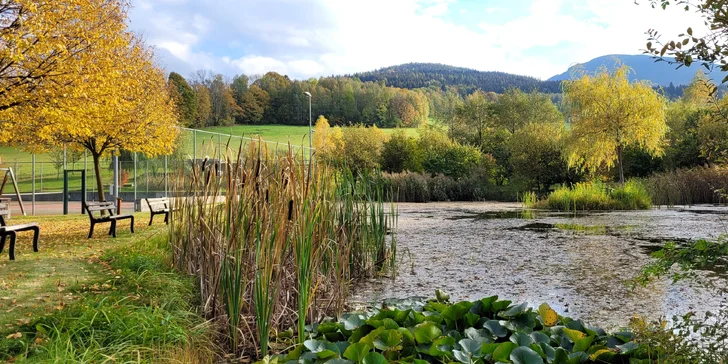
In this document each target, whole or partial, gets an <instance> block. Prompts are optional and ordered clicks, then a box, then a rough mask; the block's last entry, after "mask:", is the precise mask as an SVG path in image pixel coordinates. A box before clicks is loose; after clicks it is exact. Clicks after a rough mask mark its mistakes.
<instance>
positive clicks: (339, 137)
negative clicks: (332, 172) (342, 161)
mask: <svg viewBox="0 0 728 364" xmlns="http://www.w3.org/2000/svg"><path fill="white" fill-rule="evenodd" d="M314 130H315V132H314V133H313V147H314V148H316V155H317V156H319V157H320V158H322V159H324V160H326V161H333V160H335V159H336V157H337V156H339V155H340V153H341V151H342V149H343V148H344V136H343V133H342V131H341V128H340V127H338V126H335V127H333V128H331V127H330V125H329V121H328V120H326V118H325V117H324V116H323V115H321V116H319V117H318V120H316V126H315V127H314Z"/></svg>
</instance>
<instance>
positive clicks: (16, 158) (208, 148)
mask: <svg viewBox="0 0 728 364" xmlns="http://www.w3.org/2000/svg"><path fill="white" fill-rule="evenodd" d="M259 141H260V142H261V145H263V144H264V145H265V146H266V147H267V149H268V151H269V152H271V153H278V154H283V153H287V152H288V148H289V145H288V144H285V145H284V144H281V143H276V142H271V141H265V140H259V139H255V138H248V137H241V136H232V135H227V134H221V133H214V132H207V131H202V130H196V129H186V128H183V129H182V130H181V134H180V138H179V143H178V146H177V148H176V150H173V151H170V152H169V154H168V155H162V156H156V157H147V156H145V155H143V154H141V153H129V152H125V151H121V152H120V153H118V160H119V162H118V163H119V169H118V171H119V172H118V180H119V186H120V187H119V191H118V197H119V198H120V199H121V200H122V204H121V206H122V210H126V211H132V210H133V211H141V210H142V209H144V208H145V206H143V204H141V203H140V202H141V201H142V199H144V198H147V197H167V196H169V194H170V189H171V188H172V186H171V182H170V178H171V177H172V176H173V175H175V174H176V173H180V172H181V173H185V171H189V170H191V168H189V167H191V166H192V163H202V161H204V160H208V161H210V160H212V161H214V160H222V161H224V160H225V159H226V158H228V157H230V158H234V157H235V156H236V155H237V152H238V151H239V150H240V149H241V148H243V149H245V148H247V147H249V146H250V144H251V143H258V142H259ZM290 148H291V149H292V150H293V153H294V155H296V157H297V158H303V159H305V160H310V158H311V157H312V155H313V150H312V149H311V148H308V147H304V146H290ZM4 150H8V148H5V149H4ZM114 160H115V158H113V157H111V156H105V157H103V158H102V159H101V161H100V173H99V174H100V178H101V182H102V185H103V188H104V194H105V195H104V196H105V199H106V200H107V201H111V200H113V199H114V198H116V196H115V194H114V168H113V167H114V166H113V162H114ZM8 168H11V169H12V171H13V173H14V175H15V179H16V181H17V186H18V191H17V192H18V193H17V194H19V195H20V197H21V199H22V201H23V205H24V210H25V213H26V214H31V215H35V214H61V213H63V211H64V206H63V204H64V198H63V197H64V171H67V172H68V173H67V175H68V177H67V186H68V194H67V196H66V197H67V201H68V202H67V203H68V206H67V209H68V211H70V212H71V213H81V212H82V211H81V195H82V194H83V192H82V190H81V187H82V185H83V183H82V179H83V178H82V173H81V171H85V177H86V183H85V185H86V198H87V200H88V201H98V200H99V193H98V189H97V182H96V178H97V177H96V173H95V170H94V165H93V159H92V157H91V155H90V154H89V153H87V152H75V151H71V150H69V149H65V150H62V151H57V152H54V153H46V154H36V155H30V154H25V153H21V152H15V153H14V154H12V155H4V156H2V160H0V183H2V180H3V177H4V174H5V175H6V177H5V178H6V179H7V181H6V183H5V186H4V188H3V190H2V191H0V192H2V193H1V194H0V199H10V201H11V208H12V209H13V210H15V211H17V212H20V209H19V208H20V204H19V203H18V201H17V197H16V195H17V194H16V191H15V188H14V185H13V183H12V180H11V178H10V176H9V174H8V173H7V171H6V169H8ZM4 169H5V170H4Z"/></svg>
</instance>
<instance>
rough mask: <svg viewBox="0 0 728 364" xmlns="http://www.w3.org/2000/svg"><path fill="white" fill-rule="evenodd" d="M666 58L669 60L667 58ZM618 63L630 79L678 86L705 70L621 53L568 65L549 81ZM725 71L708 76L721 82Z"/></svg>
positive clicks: (561, 79) (591, 72) (696, 64)
mask: <svg viewBox="0 0 728 364" xmlns="http://www.w3.org/2000/svg"><path fill="white" fill-rule="evenodd" d="M667 60H671V59H670V58H667ZM619 65H625V66H628V67H629V68H631V69H632V72H630V73H629V78H630V80H648V81H650V82H652V83H653V84H655V85H661V86H665V87H667V86H670V85H671V84H672V85H675V86H680V85H688V84H690V81H692V79H693V77H694V76H695V73H696V72H698V70H703V71H705V68H703V67H701V65H700V64H699V63H697V62H696V63H695V64H693V66H691V67H680V68H677V65H674V64H670V63H668V62H655V59H654V58H652V57H650V56H646V55H621V54H612V55H607V56H602V57H598V58H594V59H592V60H591V61H589V62H586V63H582V64H577V65H575V66H572V67H570V68H569V69H568V70H567V71H566V72H564V73H562V74H560V75H556V76H554V77H551V78H550V79H549V80H550V81H563V80H569V79H573V78H574V77H578V76H580V75H581V74H582V73H586V74H593V73H594V72H596V71H597V70H598V69H599V68H600V67H606V68H607V69H608V70H610V71H611V70H613V69H614V68H616V67H618V66H619ZM725 76H726V73H724V72H720V71H714V72H711V73H710V74H708V77H709V78H711V79H713V81H714V82H716V83H721V81H722V80H723V77H725Z"/></svg>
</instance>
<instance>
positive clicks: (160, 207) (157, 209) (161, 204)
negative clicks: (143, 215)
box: [145, 197, 172, 226]
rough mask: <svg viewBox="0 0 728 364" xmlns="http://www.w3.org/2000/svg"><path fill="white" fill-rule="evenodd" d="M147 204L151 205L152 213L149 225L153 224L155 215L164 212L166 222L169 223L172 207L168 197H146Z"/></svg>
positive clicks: (150, 210)
mask: <svg viewBox="0 0 728 364" xmlns="http://www.w3.org/2000/svg"><path fill="white" fill-rule="evenodd" d="M145 200H147V206H149V212H150V213H151V214H152V215H151V216H149V226H152V222H153V221H154V215H161V214H164V223H165V224H167V225H169V212H170V211H172V209H171V208H170V206H169V199H168V198H166V197H162V198H146V199H145Z"/></svg>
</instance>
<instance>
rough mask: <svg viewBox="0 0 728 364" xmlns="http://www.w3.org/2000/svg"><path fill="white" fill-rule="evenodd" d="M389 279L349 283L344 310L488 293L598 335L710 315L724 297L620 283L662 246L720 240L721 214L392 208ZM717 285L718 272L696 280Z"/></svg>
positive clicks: (707, 209)
mask: <svg viewBox="0 0 728 364" xmlns="http://www.w3.org/2000/svg"><path fill="white" fill-rule="evenodd" d="M398 209H399V221H398V229H397V231H398V235H397V240H398V258H397V260H398V263H399V264H398V267H399V268H398V274H397V276H396V278H395V279H394V280H391V279H387V278H384V279H379V280H372V281H369V282H365V283H364V284H360V285H358V286H357V287H356V288H355V289H354V292H353V297H352V301H353V302H354V304H355V305H356V304H365V303H373V302H378V301H381V300H383V299H387V298H407V297H413V296H424V297H431V296H434V291H435V289H441V290H443V291H445V292H447V293H449V294H450V296H451V299H452V300H475V299H479V298H482V297H485V296H491V295H498V296H499V297H501V298H504V299H509V300H512V301H514V302H528V303H530V304H531V306H533V307H537V306H538V305H539V304H540V303H542V302H547V303H549V304H550V305H551V306H552V307H554V309H556V310H557V311H558V312H559V313H560V314H562V315H567V316H570V317H574V318H580V319H583V320H585V321H587V322H589V323H591V324H594V325H598V326H601V327H604V328H606V329H616V328H619V327H623V326H626V325H627V324H628V322H629V319H630V318H632V317H634V316H635V315H640V316H645V317H647V318H650V319H658V318H660V317H668V318H669V317H672V316H673V315H682V314H685V313H687V312H691V311H693V312H696V313H698V314H700V313H702V312H704V311H706V310H709V311H710V310H712V311H715V310H716V309H717V308H718V307H719V306H720V305H721V304H722V303H725V302H726V298H725V297H722V296H721V295H720V294H718V293H716V290H713V289H706V288H703V287H702V285H700V284H696V283H694V282H680V283H672V282H671V281H670V280H668V279H664V280H663V279H661V280H657V281H655V282H653V283H651V284H649V285H648V286H647V287H644V288H637V289H635V290H631V289H630V288H628V286H627V285H626V283H627V281H628V280H630V279H631V278H633V277H634V276H636V275H637V273H638V272H639V270H640V268H641V267H642V266H643V265H645V264H646V263H648V262H649V261H650V259H651V258H650V255H649V254H650V252H651V251H654V250H655V249H657V248H659V247H660V246H662V245H663V244H664V243H665V242H666V241H677V242H685V241H689V240H693V239H700V238H717V237H718V236H719V235H721V234H727V233H728V208H726V207H722V206H710V205H701V206H691V207H675V208H670V209H666V208H664V207H663V208H662V209H657V208H655V209H652V210H648V211H618V212H594V213H580V214H577V215H574V214H573V213H571V214H569V213H550V212H540V211H536V212H525V213H524V211H522V210H521V208H520V205H519V204H505V203H489V202H488V203H430V204H398ZM699 274H700V276H701V279H702V280H711V281H713V282H717V283H718V284H719V285H722V284H723V283H724V282H726V281H728V280H727V279H725V277H726V276H725V275H724V273H722V272H711V271H705V272H700V273H699Z"/></svg>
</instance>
